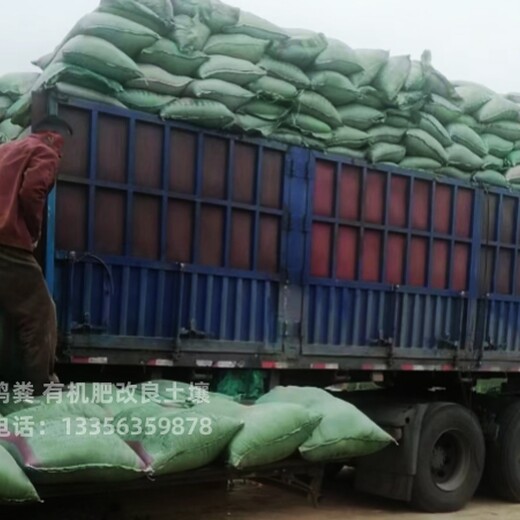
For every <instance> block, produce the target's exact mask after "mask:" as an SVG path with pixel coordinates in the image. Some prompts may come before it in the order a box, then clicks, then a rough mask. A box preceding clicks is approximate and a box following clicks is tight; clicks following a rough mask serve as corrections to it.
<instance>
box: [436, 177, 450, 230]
mask: <svg viewBox="0 0 520 520" xmlns="http://www.w3.org/2000/svg"><path fill="white" fill-rule="evenodd" d="M452 204H453V188H452V187H451V186H444V185H442V184H438V185H437V189H436V190H435V208H434V214H435V228H434V229H435V232H436V233H444V234H446V235H449V234H451V215H452Z"/></svg>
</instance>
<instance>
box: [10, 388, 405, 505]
mask: <svg viewBox="0 0 520 520" xmlns="http://www.w3.org/2000/svg"><path fill="white" fill-rule="evenodd" d="M151 385H152V386H154V387H155V388H156V389H157V391H156V392H155V393H153V394H150V392H149V390H150V388H151ZM188 386H189V385H186V384H184V383H176V382H172V381H157V382H152V383H143V384H141V385H135V386H132V387H125V388H118V387H116V386H112V385H104V390H103V393H102V394H101V392H100V391H99V385H97V386H96V385H85V387H86V392H84V393H83V399H81V400H80V401H79V402H78V400H77V399H75V398H73V397H77V396H76V392H74V390H73V389H70V390H69V391H68V392H67V393H65V394H64V395H63V396H62V397H63V398H62V400H61V401H60V402H57V401H55V400H54V399H55V397H56V395H53V398H52V400H50V399H49V396H47V397H43V398H37V399H35V400H31V401H22V402H20V403H7V404H0V411H1V412H2V414H3V417H2V418H1V420H0V424H1V427H0V503H2V502H8V503H12V502H31V501H37V500H39V497H38V493H37V491H36V489H35V487H34V486H35V485H36V486H38V485H43V484H67V483H89V482H96V483H99V482H105V483H114V482H124V481H130V480H135V479H139V478H146V477H153V476H161V475H170V474H176V473H181V472H185V471H190V470H196V469H199V468H203V467H206V466H209V465H212V464H218V463H220V464H221V465H222V467H225V466H230V467H233V468H236V469H240V470H244V471H246V472H247V471H248V470H251V469H253V468H259V467H262V466H266V465H269V464H273V463H277V462H280V461H284V460H285V459H288V458H291V457H294V456H299V457H301V458H303V459H305V460H307V461H310V462H315V463H326V462H333V461H345V460H347V459H351V458H354V457H360V456H365V455H369V454H372V453H375V452H377V451H379V450H382V449H383V448H385V447H386V446H388V445H390V444H391V443H393V442H395V441H394V439H393V438H392V437H391V436H390V435H388V434H387V433H386V432H385V431H383V430H382V429H381V428H379V427H378V426H377V425H376V424H375V423H373V422H372V421H371V420H370V419H369V418H368V417H366V416H365V415H364V414H363V413H362V412H360V411H359V410H358V409H357V408H355V407H354V406H352V405H351V404H349V403H347V402H345V401H342V400H340V399H337V398H335V397H333V396H332V395H331V394H329V393H327V392H325V391H324V390H321V389H317V388H296V387H280V388H277V389H275V390H273V391H272V392H270V393H268V394H266V395H264V396H262V397H261V398H260V399H259V400H258V401H257V402H256V403H255V404H253V405H249V406H245V405H242V404H239V403H237V402H234V401H233V400H231V398H229V397H227V396H224V395H221V394H215V393H208V395H207V399H204V400H199V399H194V398H193V397H192V396H191V395H190V393H189V391H188ZM107 387H108V388H107ZM107 390H108V392H107ZM172 390H175V391H174V392H172ZM179 390H183V391H182V392H179ZM121 392H123V393H124V394H125V395H127V396H132V400H131V401H132V402H126V401H125V402H124V403H123V402H122V400H120V399H119V397H120V396H121ZM172 395H175V397H174V398H172ZM102 396H103V397H102ZM107 396H108V397H109V399H107ZM84 397H87V399H86V400H85V399H84ZM69 398H70V399H69Z"/></svg>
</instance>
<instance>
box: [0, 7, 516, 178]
mask: <svg viewBox="0 0 520 520" xmlns="http://www.w3.org/2000/svg"><path fill="white" fill-rule="evenodd" d="M35 64H37V65H38V66H39V67H40V68H41V69H42V71H43V72H42V74H41V75H40V76H39V77H38V78H37V79H36V78H34V79H35V81H34V83H33V84H32V85H31V87H30V90H29V91H25V92H23V91H24V90H25V84H24V88H15V89H13V88H11V87H12V85H11V84H12V82H13V76H11V77H4V78H0V95H2V98H0V116H1V115H2V113H3V117H4V118H5V119H7V120H8V122H7V123H6V122H2V123H0V134H4V135H5V136H6V138H11V137H12V135H13V134H14V133H16V131H18V130H20V132H21V128H23V127H25V126H26V125H27V124H28V122H29V120H28V109H29V105H30V93H31V91H38V90H41V89H55V90H57V91H58V92H61V93H62V94H64V95H71V96H75V97H81V98H86V99H90V100H94V101H97V102H101V103H108V104H112V105H116V106H121V107H128V108H131V109H135V110H142V111H146V112H150V113H153V114H157V115H160V117H162V118H164V119H174V120H177V121H186V122H189V123H193V124H196V125H200V126H204V127H209V128H217V129H224V130H229V131H235V132H238V133H244V134H253V135H261V136H263V137H266V138H269V139H273V140H277V141H281V142H284V143H288V144H291V145H296V146H307V147H311V148H314V149H318V150H322V151H326V152H330V153H333V154H342V155H347V156H348V157H350V158H354V159H363V160H367V161H369V162H371V163H387V164H392V165H398V166H400V167H402V168H406V169H414V170H424V171H428V172H432V173H436V174H444V175H448V176H452V177H456V178H460V179H467V180H470V179H474V180H476V181H480V182H483V183H491V184H498V185H500V186H509V183H508V180H510V181H511V182H520V172H519V171H518V170H517V169H515V167H516V166H519V165H520V104H519V103H518V102H519V101H520V99H519V97H518V96H515V95H510V96H502V95H498V94H496V93H494V92H493V91H491V90H490V89H487V88H485V87H483V86H480V85H476V84H472V83H464V82H458V83H451V82H450V81H448V80H447V79H446V78H445V77H444V76H443V75H442V74H441V73H440V72H438V71H437V70H436V69H435V68H434V67H433V66H432V64H431V56H430V53H429V52H427V51H425V53H424V54H423V56H422V57H421V59H420V60H412V59H411V58H410V57H409V56H390V55H389V53H388V52H386V51H383V50H367V49H362V50H353V49H351V48H350V47H349V46H348V45H346V44H345V43H343V42H341V41H339V40H333V39H328V38H327V37H325V36H324V35H323V34H319V33H315V32H312V31H307V30H288V29H282V28H279V27H277V26H275V25H273V24H272V23H270V22H268V21H267V20H264V19H262V18H259V17H257V16H255V15H253V14H250V13H248V12H244V11H241V10H239V9H237V8H234V7H230V6H228V5H226V4H223V3H222V2H220V0H101V4H100V6H99V8H98V9H97V10H96V11H95V12H93V13H91V14H88V15H86V16H85V17H83V18H82V19H81V20H80V21H79V22H78V23H77V24H76V25H75V26H74V28H73V29H72V30H71V31H70V32H69V34H68V35H67V36H66V37H65V39H64V40H63V41H62V42H61V44H60V45H59V46H58V47H57V48H56V49H55V51H54V52H52V53H51V54H50V55H47V56H45V57H43V58H41V59H39V60H38V61H37V62H35ZM25 78H28V76H27V75H26V76H25ZM13 102H14V103H13ZM2 107H3V108H2ZM13 124H14V125H15V128H14V129H13V128H12V125H13ZM2 125H5V126H7V129H6V128H5V127H2ZM6 130H7V131H6ZM511 168H513V171H512V172H511V173H510V174H509V175H506V174H507V172H508V170H509V169H511Z"/></svg>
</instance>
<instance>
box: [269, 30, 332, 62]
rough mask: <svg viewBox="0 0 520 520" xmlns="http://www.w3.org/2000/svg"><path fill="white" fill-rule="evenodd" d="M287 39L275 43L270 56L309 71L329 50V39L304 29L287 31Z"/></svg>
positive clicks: (271, 47) (270, 49)
mask: <svg viewBox="0 0 520 520" xmlns="http://www.w3.org/2000/svg"><path fill="white" fill-rule="evenodd" d="M286 33H287V35H288V36H289V37H288V38H287V39H284V40H278V41H274V42H273V43H272V44H271V46H270V47H269V54H270V55H271V56H272V57H273V58H275V59H276V60H279V61H285V62H287V63H292V64H293V65H296V66H297V67H300V68H302V69H304V70H305V69H307V68H308V67H310V66H311V65H312V64H313V63H314V62H315V61H316V58H317V57H318V56H319V55H320V54H321V53H322V52H323V51H324V50H325V49H326V48H327V45H328V43H327V38H325V36H324V35H323V34H319V33H315V32H313V31H306V30H303V29H294V30H291V29H287V30H286Z"/></svg>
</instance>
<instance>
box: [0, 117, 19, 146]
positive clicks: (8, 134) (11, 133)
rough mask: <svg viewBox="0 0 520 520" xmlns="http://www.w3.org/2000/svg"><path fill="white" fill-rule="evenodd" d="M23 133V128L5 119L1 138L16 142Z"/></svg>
mask: <svg viewBox="0 0 520 520" xmlns="http://www.w3.org/2000/svg"><path fill="white" fill-rule="evenodd" d="M22 132H23V127H22V126H18V125H15V124H13V123H12V121H11V120H10V119H5V120H4V121H2V122H1V123H0V136H3V138H4V141H5V142H7V141H14V140H15V139H16V138H17V137H18V136H19V135H20V134H21V133H22Z"/></svg>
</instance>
